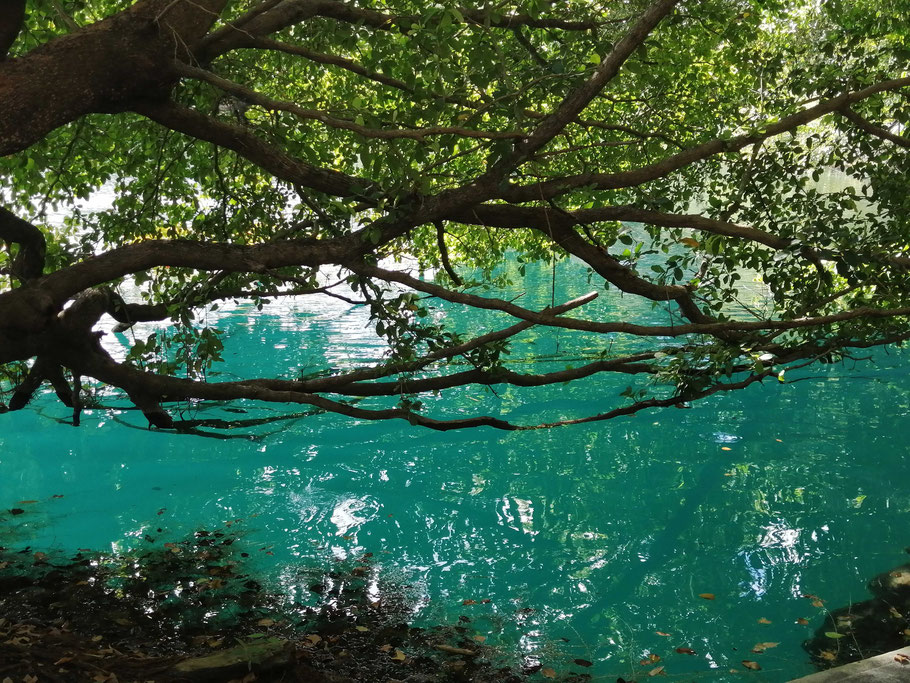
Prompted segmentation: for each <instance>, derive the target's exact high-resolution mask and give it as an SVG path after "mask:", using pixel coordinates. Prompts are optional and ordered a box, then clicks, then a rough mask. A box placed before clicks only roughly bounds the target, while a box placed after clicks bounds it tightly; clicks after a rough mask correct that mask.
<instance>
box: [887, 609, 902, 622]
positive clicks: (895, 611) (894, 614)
mask: <svg viewBox="0 0 910 683" xmlns="http://www.w3.org/2000/svg"><path fill="white" fill-rule="evenodd" d="M888 611H889V612H890V613H891V616H892V617H894V618H895V619H900V618H901V617H903V616H904V615H903V614H901V613H900V612H898V611H897V610H896V609H894V607H889V608H888Z"/></svg>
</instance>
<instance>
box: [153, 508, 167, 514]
mask: <svg viewBox="0 0 910 683" xmlns="http://www.w3.org/2000/svg"><path fill="white" fill-rule="evenodd" d="M165 510H167V508H161V509H160V510H158V512H156V513H155V514H157V515H163V514H164V511H165Z"/></svg>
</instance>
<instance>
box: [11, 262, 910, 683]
mask: <svg viewBox="0 0 910 683" xmlns="http://www.w3.org/2000/svg"><path fill="white" fill-rule="evenodd" d="M574 268H575V266H574V265H572V264H561V265H560V273H559V277H558V279H557V286H558V287H557V289H558V291H557V294H556V298H557V300H564V299H567V298H570V297H573V296H577V295H579V294H581V293H583V292H584V291H586V289H587V288H586V287H584V286H583V285H584V282H583V281H582V282H581V285H580V286H581V289H579V290H578V291H575V290H572V289H569V288H567V287H565V286H563V283H564V282H568V274H569V270H571V269H574ZM521 291H524V292H525V296H524V297H523V298H522V299H521V301H522V302H523V303H524V305H527V306H529V307H531V306H534V307H542V306H545V305H547V304H548V303H549V302H550V280H549V269H548V268H545V267H541V268H538V269H535V270H534V272H532V273H530V274H529V277H528V278H527V279H526V280H525V281H524V282H522V283H521V286H520V287H518V288H516V291H515V293H518V292H521ZM637 305H638V304H636V303H635V302H633V301H631V300H629V299H623V298H621V297H618V296H617V295H615V294H613V295H611V294H609V293H607V294H606V295H604V296H602V297H601V298H600V299H599V300H598V301H597V302H596V303H595V304H594V305H592V307H590V308H591V309H592V310H591V311H589V312H588V313H587V314H588V315H592V316H593V315H607V314H612V315H613V316H617V315H623V314H629V313H630V312H631V313H634V314H636V315H638V316H640V317H641V318H644V319H646V320H650V321H653V322H663V321H665V320H666V319H667V313H666V311H665V310H661V309H651V308H650V307H647V306H646V307H641V308H633V307H634V306H637ZM218 315H219V318H217V321H218V324H219V325H221V326H222V327H224V328H225V329H227V330H228V334H229V338H228V341H227V354H226V363H225V367H224V368H223V372H224V374H223V376H224V377H230V376H232V374H234V373H236V374H241V373H242V374H244V375H247V376H249V375H250V374H251V373H253V374H263V375H267V374H275V373H288V372H289V369H290V373H291V374H293V373H295V372H296V371H298V370H300V369H302V370H303V371H305V372H309V371H312V370H317V369H319V368H322V367H326V366H332V367H347V366H350V365H352V364H353V363H355V362H359V361H363V360H365V359H370V358H378V357H379V356H380V354H381V352H382V350H381V348H379V347H378V346H377V345H376V342H375V340H374V339H373V338H372V335H371V334H370V333H369V331H368V330H366V329H365V327H364V326H365V322H366V319H365V317H364V316H363V314H362V313H361V312H357V311H352V310H350V309H349V308H348V307H347V306H346V305H344V304H341V303H339V302H337V301H334V300H319V301H312V302H311V301H298V302H293V303H291V304H283V305H281V306H274V307H271V308H267V309H266V310H265V311H263V312H262V313H260V312H257V311H256V310H255V309H247V308H234V309H228V310H227V311H225V312H219V313H218ZM449 315H450V317H451V318H452V319H453V320H454V322H455V323H456V324H457V325H459V326H462V327H463V328H464V329H468V328H471V329H475V330H477V331H478V332H479V331H485V330H487V329H493V328H498V327H500V326H505V325H508V324H510V322H511V321H506V320H503V319H502V318H498V317H496V316H495V315H493V314H489V315H483V316H478V315H473V316H472V317H471V318H470V319H464V318H460V317H459V316H460V313H459V312H458V311H456V310H451V311H449ZM215 321H216V318H215V317H214V316H213V317H212V322H215ZM137 334H141V331H140V332H139V333H137ZM121 341H123V342H124V343H125V341H126V340H125V339H124V340H121ZM108 343H110V344H112V345H116V344H118V343H120V341H118V340H117V339H116V338H114V337H113V336H112V335H111V336H109V339H108ZM626 343H627V342H624V341H623V340H622V339H616V340H615V342H614V344H615V348H614V350H616V349H618V348H622V347H623V345H624V344H626ZM515 348H516V350H517V355H519V356H525V357H530V354H531V353H532V352H534V353H535V354H544V355H547V354H552V355H553V357H554V358H555V357H557V356H558V357H559V358H560V360H552V361H547V362H541V363H536V364H534V365H530V364H528V365H526V366H523V369H526V370H527V371H532V370H533V371H544V370H546V369H555V368H559V367H564V366H565V364H566V363H567V362H575V363H577V362H578V361H577V360H576V361H572V360H568V361H567V360H565V359H566V358H568V359H572V358H577V357H580V356H582V355H584V354H585V353H588V352H590V351H591V350H593V341H592V340H591V339H590V338H584V337H574V336H572V335H570V334H568V333H567V332H566V331H562V332H556V331H554V330H531V331H529V332H528V333H526V334H525V336H523V337H522V338H520V339H518V340H516V343H515ZM876 357H877V362H876V364H874V365H869V364H864V365H860V366H858V367H857V368H856V369H855V370H852V369H851V368H850V367H847V366H843V365H835V366H821V367H819V368H813V369H811V370H810V371H809V372H808V373H806V374H804V375H803V377H806V379H805V381H798V382H793V383H790V384H787V385H779V384H778V383H776V382H773V383H771V382H769V383H768V384H767V385H766V386H754V387H751V388H750V389H748V390H746V391H743V392H740V393H736V394H733V395H727V396H716V397H713V398H711V399H709V400H707V401H703V402H700V403H698V404H696V405H695V406H694V407H693V408H692V409H689V410H676V409H670V410H667V411H663V412H651V413H647V414H640V415H639V416H637V417H634V418H627V419H622V420H618V421H612V422H606V423H601V424H593V425H583V426H577V427H568V428H562V429H557V430H552V431H538V432H519V433H503V432H498V431H494V430H490V429H481V430H473V431H467V432H450V433H436V432H431V431H428V430H421V429H418V428H413V427H410V426H409V425H407V424H405V423H400V424H399V423H396V422H382V423H368V422H357V421H352V420H350V419H347V418H342V417H337V416H327V415H311V416H306V417H298V418H295V419H290V420H285V421H279V422H273V423H270V424H266V425H262V426H258V427H253V428H250V429H246V430H241V433H239V434H237V433H234V432H226V434H227V435H228V436H232V437H238V438H228V439H213V438H204V437H200V436H193V435H181V434H171V433H161V432H155V431H149V430H147V429H145V421H144V419H143V418H142V417H141V416H140V415H137V414H136V413H134V412H132V411H119V412H118V411H107V410H94V411H90V413H89V414H88V415H86V417H85V419H84V424H83V427H81V428H78V429H76V428H73V427H70V426H67V425H65V424H62V423H61V422H58V419H61V420H62V419H64V418H66V417H67V410H66V409H65V408H63V407H62V406H60V405H58V404H55V403H54V402H53V401H52V400H51V399H50V398H49V397H42V398H41V399H39V400H38V401H36V403H35V404H34V405H33V407H32V409H30V410H26V411H23V412H21V413H18V414H7V415H3V416H0V424H2V432H0V509H8V508H11V507H14V506H15V505H16V504H17V502H18V501H21V500H37V501H39V502H37V503H34V504H28V505H24V506H22V507H25V508H27V511H26V513H25V514H22V515H19V516H16V517H8V516H7V518H6V519H5V520H3V521H2V522H0V533H3V534H5V535H6V536H7V538H6V539H4V541H5V543H4V544H15V545H31V546H33V547H34V548H57V549H60V550H65V551H72V550H75V549H77V548H93V549H99V550H110V549H118V548H119V549H125V548H129V547H135V546H139V545H141V543H142V542H143V541H142V540H141V539H142V535H143V534H144V533H146V532H149V531H151V532H153V534H154V535H155V536H157V537H159V540H160V541H163V540H167V537H170V538H174V539H177V538H179V537H180V536H181V535H183V534H186V533H192V532H193V531H195V530H196V529H199V528H209V529H211V528H213V527H218V526H221V525H223V524H224V522H225V521H227V520H235V519H239V520H242V521H241V522H238V523H237V524H236V525H235V527H233V528H240V529H242V533H243V534H244V536H243V537H242V539H241V541H240V542H241V543H243V544H245V545H244V547H245V548H246V549H247V550H248V551H249V552H250V554H251V555H252V557H251V562H253V563H254V566H255V568H256V569H257V571H259V572H260V573H261V574H262V575H263V576H264V577H265V578H266V579H267V581H268V583H269V584H270V585H271V586H273V587H276V588H278V589H280V590H282V591H284V592H286V593H287V594H288V595H290V596H292V597H294V598H297V599H300V600H312V599H313V597H312V595H311V594H310V593H309V592H308V591H307V590H306V586H307V574H306V572H304V573H303V574H301V571H300V570H301V568H303V569H307V568H314V567H315V568H319V567H329V566H332V565H333V564H334V562H335V559H336V558H348V557H358V556H360V555H363V554H364V553H367V552H372V553H374V558H373V559H374V562H375V566H376V567H377V568H378V569H379V570H380V572H381V573H382V574H383V575H384V576H386V577H389V578H390V579H391V580H393V581H398V582H400V583H402V584H408V585H410V586H411V588H410V589H409V590H410V591H411V594H412V595H413V599H414V604H415V616H416V618H417V619H418V620H419V621H422V622H424V623H427V624H431V623H452V622H455V621H457V619H458V617H459V616H460V615H467V616H469V617H470V618H471V619H472V622H471V624H470V626H471V627H472V628H474V629H475V630H476V632H477V634H478V635H484V636H487V641H486V643H487V644H489V645H496V646H499V647H501V648H502V649H503V651H505V652H506V653H509V652H517V653H518V654H519V656H524V657H529V658H533V657H536V658H538V659H539V660H540V661H541V662H542V663H543V664H544V665H545V666H550V667H552V668H554V669H555V670H556V671H557V672H559V673H565V672H568V671H570V670H574V671H587V672H589V673H591V674H593V675H594V676H595V677H600V678H601V680H615V678H616V677H617V676H624V677H626V678H631V677H637V678H639V680H641V679H642V677H645V678H646V677H647V676H646V673H643V669H647V668H651V667H640V666H639V665H638V662H639V660H640V659H642V657H643V656H645V654H646V653H647V652H653V653H656V654H658V655H660V656H661V657H662V660H661V662H660V664H661V665H664V666H665V667H666V669H665V671H666V673H667V674H668V675H669V676H670V677H671V678H672V679H674V680H710V681H725V680H739V679H740V678H742V677H743V676H749V677H750V678H751V679H753V680H760V681H769V682H773V681H785V680H789V679H790V678H793V677H796V676H798V675H801V674H806V673H811V672H812V670H813V669H812V667H811V665H810V664H809V663H808V657H807V655H806V654H805V652H804V651H803V650H802V648H801V647H800V643H801V642H802V641H803V640H804V639H805V638H807V637H809V636H810V635H811V634H812V633H813V632H814V630H815V629H816V628H818V627H819V626H821V625H823V623H824V610H823V609H819V608H817V607H813V606H812V605H811V604H810V602H811V601H810V600H807V599H805V598H803V597H801V596H802V595H803V594H807V593H811V594H815V595H818V596H820V597H821V598H822V599H824V600H825V605H826V607H828V608H831V609H833V608H836V607H840V606H842V605H846V604H848V603H850V602H851V601H859V600H863V599H865V598H866V597H868V595H867V592H866V590H865V584H866V582H867V581H868V580H869V579H871V578H872V577H873V576H874V575H875V574H877V573H879V572H882V571H886V570H888V569H891V568H892V567H894V566H896V565H898V564H901V563H903V562H904V561H905V560H906V557H907V556H906V553H905V552H904V548H905V546H907V545H908V544H910V526H908V521H910V489H908V487H906V486H904V485H903V484H902V482H905V481H908V480H910V478H908V475H910V460H908V458H906V455H907V445H906V434H907V419H908V418H907V415H908V412H910V388H908V387H910V384H908V382H907V374H908V373H907V370H906V368H905V365H906V363H905V360H906V358H905V356H904V355H901V354H897V353H894V352H892V353H890V354H885V353H877V354H876ZM626 384H627V379H626V378H618V379H613V378H592V379H590V380H587V381H585V382H583V383H579V384H578V385H574V386H570V387H561V386H557V387H545V388H540V389H536V390H531V391H524V392H522V394H521V395H523V396H524V397H526V399H525V400H526V403H525V402H520V401H519V398H518V396H519V394H518V392H516V391H515V390H514V389H508V388H503V389H501V390H499V389H497V392H496V393H495V394H493V393H491V392H487V391H483V390H481V389H477V388H473V389H465V390H461V391H459V392H456V393H455V394H454V395H452V396H451V397H450V398H433V397H430V398H429V399H427V401H426V404H427V411H428V413H430V414H433V415H449V416H455V415H458V414H475V413H478V412H481V413H488V414H496V415H507V416H508V417H509V419H512V420H514V421H517V422H526V423H531V422H536V421H538V420H540V419H548V420H549V419H555V418H559V417H572V416H580V415H583V414H588V413H592V412H597V411H600V410H604V409H608V408H609V407H611V406H613V405H614V404H615V401H616V400H617V399H616V392H617V390H618V389H621V388H623V387H624V386H625V385H626ZM230 408H231V409H232V410H236V409H241V410H246V411H247V412H246V413H244V414H240V413H236V412H229V411H226V410H224V409H223V408H222V407H218V406H212V407H205V408H204V409H203V408H199V407H196V408H193V409H189V410H188V412H187V414H186V415H185V417H193V416H196V417H202V416H205V417H220V418H223V419H237V418H260V417H264V416H270V415H271V416H277V415H281V414H284V413H285V412H286V411H284V410H283V408H284V407H283V406H267V407H264V408H263V407H261V406H255V405H248V404H242V403H237V404H234V405H233V406H231V407H230ZM207 431H209V432H212V433H215V432H216V430H207ZM222 434H225V433H224V432H222ZM725 449H729V450H725ZM54 495H62V496H63V497H62V498H56V499H55V498H52V496H54ZM158 528H163V530H164V531H163V533H162V534H158V533H157V531H156V530H157V529H158ZM701 593H712V594H714V595H715V599H714V600H710V601H709V600H705V599H703V598H700V597H699V594H701ZM486 599H489V600H490V602H489V603H483V602H481V601H482V600H486ZM465 600H474V601H476V602H477V604H473V605H464V604H463V601H465ZM799 618H806V619H808V620H809V624H808V625H800V624H797V623H796V620H797V619H799ZM760 620H763V621H760ZM764 622H770V623H764ZM658 632H660V633H663V634H670V635H660V634H659V633H658ZM760 642H778V643H779V645H778V646H777V647H775V648H773V649H769V650H768V651H767V652H765V653H764V654H752V653H751V652H750V650H751V649H752V647H753V646H754V645H755V644H756V643H760ZM677 647H688V648H691V649H693V650H695V651H696V653H697V654H696V655H694V656H692V655H686V654H677V653H676V652H675V648H677ZM574 658H583V659H587V660H590V661H592V662H594V666H593V667H592V668H590V669H580V668H579V667H577V666H574V665H572V663H571V661H572V659H574ZM744 659H748V660H754V661H758V662H759V663H760V664H761V666H762V670H761V671H759V672H751V671H747V670H746V669H744V668H743V667H742V665H741V662H742V660H744ZM731 669H735V670H737V671H738V673H735V674H734V673H731V671H730V670H731Z"/></svg>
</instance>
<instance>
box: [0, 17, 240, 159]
mask: <svg viewBox="0 0 910 683" xmlns="http://www.w3.org/2000/svg"><path fill="white" fill-rule="evenodd" d="M225 3H226V0H198V1H195V0H194V1H192V2H191V1H190V0H177V1H176V2H171V1H170V0H140V1H139V2H137V3H136V4H135V5H133V6H132V7H130V8H129V9H128V10H126V11H124V12H121V13H119V14H115V15H113V16H111V17H109V18H107V19H104V20H102V21H100V22H98V23H96V24H92V25H91V26H87V27H85V28H83V29H80V30H79V31H76V32H74V33H70V34H68V35H65V36H61V37H60V38H57V39H55V40H52V41H50V42H48V43H46V44H44V45H41V46H40V47H37V48H35V49H34V50H32V51H31V52H29V53H28V54H27V55H24V56H22V57H18V58H16V59H11V60H9V61H6V62H4V63H2V64H0V156H4V155H7V154H12V153H14V152H17V151H20V150H23V149H26V148H27V147H29V146H30V145H32V144H33V143H35V142H36V141H38V140H39V139H41V138H42V137H43V136H45V135H46V134H47V133H49V132H50V131H52V130H54V129H55V128H58V127H60V126H62V125H64V124H66V123H69V122H70V121H74V120H75V119H77V118H79V117H80V116H83V115H85V114H89V113H94V112H107V113H110V112H119V111H125V110H127V109H130V108H132V107H134V106H137V105H138V104H139V103H141V102H146V101H150V100H151V101H155V100H161V99H165V98H166V97H167V94H168V92H169V91H170V88H171V87H172V86H173V85H174V83H175V82H176V79H177V77H176V75H175V74H174V72H173V69H172V68H171V65H172V63H173V60H174V58H175V57H177V58H178V59H191V58H192V50H193V47H194V46H195V44H196V43H197V42H198V41H199V39H200V38H202V36H203V35H205V33H206V31H207V30H208V29H209V27H210V26H211V25H212V23H213V22H214V20H215V19H216V18H217V16H218V14H219V13H220V11H221V10H222V9H223V7H224V5H225ZM49 94H52V97H50V98H49Z"/></svg>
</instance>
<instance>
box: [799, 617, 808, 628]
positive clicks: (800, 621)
mask: <svg viewBox="0 0 910 683" xmlns="http://www.w3.org/2000/svg"><path fill="white" fill-rule="evenodd" d="M796 623H797V624H802V625H803V626H805V625H806V624H808V623H809V620H808V619H805V618H803V617H800V618H799V619H797V620H796Z"/></svg>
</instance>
